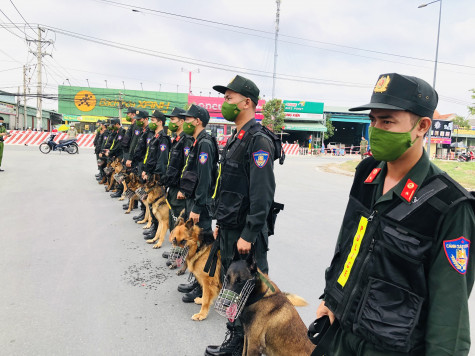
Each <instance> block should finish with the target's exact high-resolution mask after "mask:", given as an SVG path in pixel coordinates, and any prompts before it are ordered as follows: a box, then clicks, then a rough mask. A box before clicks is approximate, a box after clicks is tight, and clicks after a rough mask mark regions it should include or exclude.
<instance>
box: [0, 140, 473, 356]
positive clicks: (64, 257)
mask: <svg viewBox="0 0 475 356" xmlns="http://www.w3.org/2000/svg"><path fill="white" fill-rule="evenodd" d="M341 159H343V158H337V157H326V158H315V157H289V158H288V159H287V160H286V162H285V164H284V165H283V166H278V165H276V168H275V172H276V180H277V192H276V201H278V202H282V203H284V204H285V210H284V211H283V212H282V213H281V214H280V215H279V217H278V220H277V228H276V229H277V232H276V235H275V236H273V237H271V240H270V251H269V255H268V256H269V266H270V277H271V278H272V279H273V280H274V281H275V282H276V283H277V285H278V286H279V287H280V288H281V289H282V290H284V291H287V292H292V293H296V294H298V295H300V296H302V297H304V298H305V299H306V300H307V301H308V302H309V306H307V307H303V308H299V309H298V311H299V313H300V315H301V317H302V319H303V321H304V323H305V324H307V325H308V324H309V323H310V322H311V321H313V320H314V319H315V311H316V308H317V306H318V304H319V300H318V297H319V296H320V294H321V293H322V291H323V284H324V270H325V268H326V267H327V265H328V264H329V263H330V259H331V256H332V254H333V249H334V244H335V239H336V236H337V234H338V230H339V227H340V223H341V219H342V217H343V212H344V208H345V206H346V200H347V197H348V192H349V188H350V185H351V181H352V178H351V177H349V176H345V175H340V174H334V173H327V172H325V171H323V170H322V169H321V166H322V165H324V164H327V163H330V162H335V161H337V160H341ZM2 168H4V169H5V172H2V173H0V256H1V258H0V271H1V273H0V288H1V293H0V327H1V330H2V331H1V332H0V345H2V346H1V350H0V354H2V355H143V354H153V355H180V356H182V355H185V356H186V355H188V356H195V355H203V353H204V349H205V347H206V345H209V344H213V343H215V344H219V343H221V341H222V340H223V337H224V332H225V328H224V325H225V319H224V318H223V317H221V316H220V315H218V314H217V313H216V312H215V311H214V310H211V311H210V314H209V316H208V318H207V319H206V320H204V321H201V322H198V321H192V320H191V316H192V315H193V314H194V313H196V312H198V311H199V306H197V305H194V304H184V303H183V302H181V296H182V294H181V293H179V292H178V291H177V290H176V287H177V285H178V284H179V283H183V282H185V281H186V276H177V275H176V274H175V272H174V271H170V270H169V269H168V268H167V267H166V266H165V260H164V259H163V258H162V257H161V254H162V252H163V250H164V248H168V247H169V242H167V240H166V242H165V244H164V247H163V248H162V249H160V250H153V249H152V248H151V246H150V245H148V244H146V243H145V242H144V240H143V238H142V229H141V227H140V226H138V225H137V224H135V223H133V221H132V215H124V212H123V210H122V203H121V202H119V201H117V200H116V199H111V198H110V197H109V194H107V193H105V192H104V189H103V187H102V186H101V185H98V184H97V182H96V180H95V179H94V174H95V173H96V167H95V157H94V155H93V153H92V150H90V149H81V150H80V154H79V155H69V154H66V153H63V154H60V153H58V152H52V153H50V154H48V155H43V154H41V153H40V152H39V150H38V148H37V147H24V146H6V147H5V152H4V159H3V165H2ZM134 215H135V212H134ZM470 304H471V310H474V302H473V298H472V300H471V302H470ZM473 338H474V336H473V333H472V339H473ZM474 354H475V353H474Z"/></svg>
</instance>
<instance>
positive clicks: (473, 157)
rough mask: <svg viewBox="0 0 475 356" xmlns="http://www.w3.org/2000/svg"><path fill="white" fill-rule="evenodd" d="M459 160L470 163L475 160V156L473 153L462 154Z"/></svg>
mask: <svg viewBox="0 0 475 356" xmlns="http://www.w3.org/2000/svg"><path fill="white" fill-rule="evenodd" d="M457 160H458V161H459V162H470V161H473V160H475V155H474V154H473V151H470V152H467V153H462V154H461V155H460V156H458V158H457Z"/></svg>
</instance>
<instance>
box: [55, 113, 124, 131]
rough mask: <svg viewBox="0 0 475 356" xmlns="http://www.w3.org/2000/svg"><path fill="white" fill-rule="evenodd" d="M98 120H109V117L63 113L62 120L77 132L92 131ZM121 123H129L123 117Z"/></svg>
mask: <svg viewBox="0 0 475 356" xmlns="http://www.w3.org/2000/svg"><path fill="white" fill-rule="evenodd" d="M99 120H105V121H107V120H110V118H109V117H106V116H88V115H84V116H76V115H63V121H64V123H65V124H67V125H74V126H75V127H76V129H77V130H78V132H79V133H84V134H88V133H93V132H94V131H95V129H96V128H97V122H98V121H99ZM121 122H122V125H123V126H125V125H130V122H128V121H127V120H126V119H125V118H122V120H121Z"/></svg>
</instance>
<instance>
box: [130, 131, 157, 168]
mask: <svg viewBox="0 0 475 356" xmlns="http://www.w3.org/2000/svg"><path fill="white" fill-rule="evenodd" d="M153 136H154V133H153V132H150V129H149V128H148V126H147V127H145V128H143V129H142V130H141V132H140V134H139V135H138V136H137V137H138V138H137V144H136V145H135V149H134V152H133V154H132V156H131V160H132V165H133V166H137V167H138V168H139V172H138V173H139V176H140V175H141V174H142V171H143V160H144V158H145V153H146V152H147V145H148V143H149V142H150V140H151V139H152V137H153ZM131 148H132V147H131Z"/></svg>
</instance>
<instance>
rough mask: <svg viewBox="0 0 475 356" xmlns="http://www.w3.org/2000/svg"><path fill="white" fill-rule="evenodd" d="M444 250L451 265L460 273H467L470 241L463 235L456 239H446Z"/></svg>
mask: <svg viewBox="0 0 475 356" xmlns="http://www.w3.org/2000/svg"><path fill="white" fill-rule="evenodd" d="M443 244H444V250H445V255H446V256H447V259H448V260H449V262H450V265H451V266H452V267H453V268H455V270H456V271H457V272H458V273H460V274H465V273H467V265H468V253H469V251H470V241H469V240H468V239H466V238H465V237H463V236H460V237H459V238H458V239H455V240H444V242H443Z"/></svg>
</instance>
